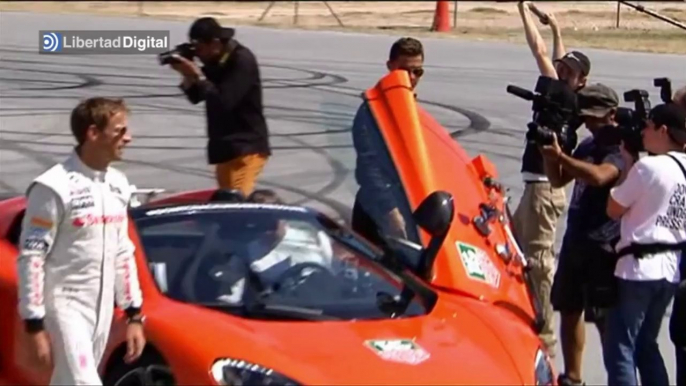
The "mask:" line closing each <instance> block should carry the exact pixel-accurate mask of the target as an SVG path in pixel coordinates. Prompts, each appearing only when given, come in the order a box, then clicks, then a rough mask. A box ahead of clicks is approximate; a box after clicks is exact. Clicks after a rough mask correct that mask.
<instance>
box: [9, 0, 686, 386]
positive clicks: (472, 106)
mask: <svg viewBox="0 0 686 386" xmlns="http://www.w3.org/2000/svg"><path fill="white" fill-rule="evenodd" d="M187 27H188V23H185V22H176V21H161V20H150V19H125V18H114V17H95V16H85V15H45V14H26V13H14V12H3V13H2V14H1V15H0V193H21V192H23V191H24V189H26V187H27V185H28V183H29V182H30V181H31V179H33V178H34V177H35V176H36V175H38V174H39V173H40V172H42V171H43V170H45V169H47V168H48V167H49V166H51V165H52V164H54V163H56V162H58V161H60V160H62V159H64V157H65V156H66V155H67V154H68V153H69V152H70V151H71V149H72V143H73V142H72V137H71V134H70V131H69V120H68V117H69V112H70V111H71V109H72V108H73V107H74V106H75V104H76V103H77V101H78V100H79V99H81V98H85V97H90V96H95V95H99V96H117V97H125V98H126V100H127V101H128V103H129V104H130V106H131V107H132V112H133V114H132V115H131V117H130V126H131V129H132V130H133V136H134V140H133V142H132V144H131V145H130V146H129V148H128V150H126V153H125V158H126V160H125V161H124V162H123V163H121V164H119V167H120V168H121V169H122V170H124V171H125V172H126V173H127V174H128V176H129V179H130V180H131V182H132V183H134V184H136V185H137V186H139V187H159V188H164V189H167V190H169V191H182V190H188V189H200V188H208V187H213V186H214V179H213V175H212V171H211V169H210V168H209V167H208V166H207V164H206V162H205V122H204V107H203V105H197V106H193V105H191V104H190V103H188V102H187V101H186V100H185V99H184V97H183V95H181V94H180V91H179V90H178V89H177V87H176V86H177V84H178V82H179V77H178V75H177V74H176V73H175V72H173V71H172V70H170V69H169V68H166V67H161V66H159V65H158V63H157V61H156V58H155V57H154V56H144V55H121V56H111V55H100V56H88V57H86V56H47V55H39V54H38V53H37V51H38V36H37V35H38V33H37V31H38V30H51V29H55V30H58V29H67V30H68V29H81V30H89V29H120V30H122V29H131V30H146V29H147V30H153V29H165V30H166V29H169V30H170V31H171V34H172V42H173V43H177V42H181V41H182V40H184V39H185V34H186V31H187ZM396 38H397V36H382V35H366V34H358V33H345V34H344V33H337V32H311V31H297V30H288V31H285V30H273V29H265V28H257V27H241V28H239V30H238V32H237V39H239V40H240V41H241V42H243V43H244V44H246V45H248V46H249V47H250V48H251V49H253V51H254V52H255V53H256V55H257V57H258V60H259V62H260V67H261V73H262V78H263V82H264V89H265V104H266V114H267V117H268V122H269V127H270V130H271V133H272V134H271V138H272V145H273V149H274V156H273V157H272V159H271V160H270V162H269V164H268V166H267V167H266V169H265V172H264V175H263V176H262V178H261V180H260V183H259V186H262V187H267V188H272V189H276V190H278V191H279V192H280V193H281V194H282V195H283V196H284V197H285V198H286V199H287V200H289V201H290V202H294V203H298V204H303V205H308V206H313V207H316V208H318V209H321V210H323V211H325V212H327V213H329V214H331V215H333V216H335V217H337V218H341V219H343V220H348V219H349V216H350V207H351V203H352V198H353V196H354V192H355V190H356V183H355V181H354V175H353V171H354V151H353V149H352V146H351V137H350V133H349V129H350V125H351V121H352V118H353V115H354V113H355V110H356V108H357V106H358V105H359V103H360V97H359V95H360V93H361V92H362V91H363V90H365V89H367V88H369V87H371V86H373V85H374V84H375V82H376V81H377V80H378V79H379V78H380V77H381V76H382V75H383V74H384V73H385V71H386V69H385V61H386V58H387V55H388V49H389V48H390V45H391V43H392V42H393V41H394V40H395V39H396ZM422 41H423V43H424V44H425V50H426V70H427V71H426V75H425V76H424V78H423V79H422V81H421V83H420V85H419V88H418V93H419V98H420V101H421V103H422V104H423V106H424V107H425V108H426V109H427V110H428V111H429V112H430V113H431V114H433V115H434V117H435V118H436V119H437V120H438V121H439V122H441V123H442V124H443V125H444V126H445V128H446V129H447V130H449V131H450V132H451V133H452V134H453V136H454V137H455V138H456V139H457V140H458V141H459V142H460V143H461V144H462V145H463V146H464V147H465V148H466V150H467V151H468V152H469V153H470V154H471V155H472V156H474V155H477V154H479V153H482V154H485V155H487V156H488V157H489V158H490V159H491V160H492V161H493V162H495V164H496V165H497V166H498V168H499V172H500V174H501V180H502V182H503V183H504V184H505V185H506V186H507V187H509V188H510V193H511V195H512V196H513V202H514V203H515V204H516V203H517V202H518V201H519V197H520V195H521V191H522V184H521V182H520V176H519V159H520V155H521V149H522V143H523V138H524V137H523V136H524V131H525V124H526V122H527V121H528V119H529V118H530V113H529V108H530V106H529V103H528V102H526V101H523V100H520V99H518V98H517V97H515V96H512V95H509V94H507V93H506V92H505V87H506V86H507V85H508V84H510V83H513V84H516V85H519V86H522V87H525V88H527V87H528V88H532V87H533V86H534V84H535V80H536V77H537V72H536V69H535V64H534V61H533V59H532V57H531V55H530V53H529V51H528V48H527V47H525V46H520V45H510V44H504V43H481V42H466V41H456V40H448V39H445V40H444V39H429V38H424V39H422ZM569 49H573V47H569ZM584 51H585V52H586V53H587V54H588V55H589V56H590V58H591V60H592V66H593V67H592V76H593V80H594V81H599V82H603V83H605V84H607V85H609V86H611V87H614V88H615V89H616V90H617V92H618V93H619V94H620V96H621V93H623V92H624V91H627V90H629V89H632V88H644V89H647V90H648V91H650V93H651V98H652V99H653V101H657V100H658V99H659V96H658V93H657V90H656V89H655V88H653V86H652V79H653V78H655V77H663V76H667V77H670V78H672V80H673V81H674V84H675V85H677V86H680V85H683V84H686V71H684V69H685V68H686V56H683V55H682V56H677V55H653V54H642V53H620V52H612V51H601V50H591V49H586V50H584ZM564 221H565V219H564V218H563V220H561V222H560V227H559V231H558V245H559V239H560V238H561V237H562V234H563V232H564ZM668 317H669V313H668V314H667V316H666V317H665V324H664V327H663V330H662V332H661V335H660V338H659V343H660V347H661V350H662V352H663V355H664V357H665V361H666V364H667V366H668V369H669V373H670V377H672V379H673V377H674V371H675V365H674V354H673V350H672V346H671V343H670V342H669V338H668V334H667V325H666V322H667V321H668ZM558 346H559V345H558ZM556 362H557V363H558V369H560V370H562V366H561V365H562V362H561V355H560V353H559V348H558V355H557V358H556ZM602 363H603V362H602V356H601V350H600V346H599V341H598V335H597V333H596V332H595V329H594V328H593V327H592V326H591V325H587V349H586V353H585V358H584V378H585V380H586V381H587V383H588V384H604V383H605V382H606V380H605V372H604V368H603V364H602Z"/></svg>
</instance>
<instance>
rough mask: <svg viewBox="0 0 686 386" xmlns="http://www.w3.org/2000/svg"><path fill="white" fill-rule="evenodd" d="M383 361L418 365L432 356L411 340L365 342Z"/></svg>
mask: <svg viewBox="0 0 686 386" xmlns="http://www.w3.org/2000/svg"><path fill="white" fill-rule="evenodd" d="M364 344H365V346H367V347H369V348H370V349H371V350H372V351H374V353H376V355H378V356H380V357H381V359H383V360H386V361H390V362H398V363H406V364H410V365H417V364H419V363H422V362H424V361H425V360H427V359H429V357H430V356H431V354H429V353H428V352H427V351H426V350H424V349H423V348H422V347H421V346H420V345H419V344H417V343H416V342H413V341H412V340H410V339H378V340H377V339H375V340H368V341H365V342H364Z"/></svg>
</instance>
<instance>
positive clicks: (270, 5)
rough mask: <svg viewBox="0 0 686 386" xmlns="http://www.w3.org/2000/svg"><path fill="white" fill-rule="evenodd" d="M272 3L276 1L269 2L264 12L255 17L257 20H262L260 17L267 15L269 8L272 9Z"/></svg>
mask: <svg viewBox="0 0 686 386" xmlns="http://www.w3.org/2000/svg"><path fill="white" fill-rule="evenodd" d="M274 3H276V1H272V2H271V3H269V5H268V6H267V8H266V9H265V10H264V12H262V16H260V18H259V19H257V21H262V19H264V17H265V16H267V14H268V13H269V10H270V9H272V7H273V6H274Z"/></svg>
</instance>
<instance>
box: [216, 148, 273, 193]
mask: <svg viewBox="0 0 686 386" xmlns="http://www.w3.org/2000/svg"><path fill="white" fill-rule="evenodd" d="M268 159H269V157H267V156H265V155H262V154H248V155H244V156H240V157H236V158H234V159H232V160H230V161H227V162H224V163H220V164H218V165H216V166H215V177H216V179H217V185H218V187H219V188H220V189H237V190H240V191H241V192H242V193H243V195H244V196H245V197H247V196H249V195H250V193H252V192H253V190H254V189H255V182H256V181H257V178H258V177H259V176H260V174H261V173H262V170H263V169H264V167H265V165H266V163H267V160H268Z"/></svg>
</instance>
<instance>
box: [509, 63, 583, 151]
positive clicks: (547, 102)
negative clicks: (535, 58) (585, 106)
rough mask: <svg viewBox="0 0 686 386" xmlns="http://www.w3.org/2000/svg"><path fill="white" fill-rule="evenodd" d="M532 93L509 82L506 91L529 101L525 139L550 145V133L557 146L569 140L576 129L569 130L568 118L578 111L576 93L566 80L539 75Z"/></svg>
mask: <svg viewBox="0 0 686 386" xmlns="http://www.w3.org/2000/svg"><path fill="white" fill-rule="evenodd" d="M534 91H535V93H533V92H531V91H529V90H526V89H523V88H521V87H517V86H513V85H508V86H507V92H508V93H510V94H513V95H515V96H517V97H519V98H522V99H525V100H528V101H532V102H533V103H532V107H531V109H532V110H533V112H534V115H533V119H532V121H531V122H529V123H528V124H527V127H528V131H527V133H526V139H527V141H528V142H529V143H535V144H538V145H550V144H552V143H553V133H555V134H556V135H557V138H558V143H559V144H560V146H563V147H564V146H565V145H566V144H567V143H569V139H570V137H571V136H572V135H575V133H573V132H571V133H570V130H569V122H570V120H571V119H572V118H573V117H574V116H575V114H576V111H577V102H576V94H575V93H574V90H572V89H571V88H570V87H569V85H567V83H565V82H563V81H560V80H557V79H553V78H549V77H546V76H539V77H538V81H537V82H536V88H535V90H534Z"/></svg>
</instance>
